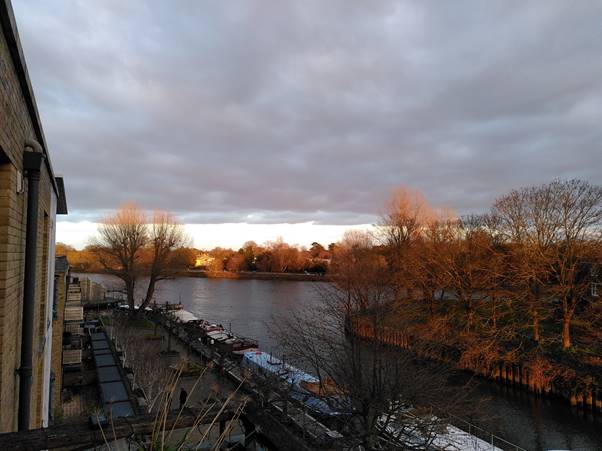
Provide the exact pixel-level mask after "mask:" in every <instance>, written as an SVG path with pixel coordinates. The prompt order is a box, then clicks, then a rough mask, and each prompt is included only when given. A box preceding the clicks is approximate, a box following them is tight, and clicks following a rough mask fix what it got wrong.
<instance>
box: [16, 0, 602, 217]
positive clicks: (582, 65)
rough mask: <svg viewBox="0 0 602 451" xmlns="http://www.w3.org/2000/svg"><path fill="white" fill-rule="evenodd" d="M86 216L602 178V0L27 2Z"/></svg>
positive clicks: (332, 204)
mask: <svg viewBox="0 0 602 451" xmlns="http://www.w3.org/2000/svg"><path fill="white" fill-rule="evenodd" d="M14 8H15V12H16V15H17V21H18V25H19V29H20V34H21V38H22V41H23V45H24V49H25V54H26V57H27V61H28V65H29V69H30V75H31V78H32V81H33V85H34V89H35V91H36V95H37V98H38V103H39V109H40V111H41V116H42V120H43V123H44V126H45V132H46V136H47V139H48V142H49V146H50V151H51V154H52V157H53V160H54V161H53V164H54V167H55V168H56V169H57V171H59V172H61V173H62V174H63V175H64V176H65V181H66V185H67V189H68V196H69V202H70V206H69V207H70V212H72V216H71V218H70V219H71V220H74V219H76V218H86V219H89V218H94V217H98V216H100V215H102V214H104V213H106V212H107V211H109V210H110V209H112V208H115V207H117V206H118V205H119V204H121V203H123V202H125V201H129V200H134V201H136V202H138V203H139V204H141V205H142V206H143V207H145V208H149V209H150V208H160V209H167V210H171V211H174V212H177V213H178V214H180V215H181V216H182V218H183V219H184V220H186V221H187V222H239V221H241V222H261V221H264V222H269V223H277V222H304V221H316V222H319V223H332V224H352V223H370V222H374V221H375V220H376V219H375V217H376V215H377V214H378V213H379V211H380V210H381V208H382V205H383V203H384V200H385V198H386V196H387V193H388V192H389V191H390V190H391V189H393V188H394V187H395V186H397V185H399V184H405V185H410V186H412V187H414V188H417V189H420V190H423V191H424V192H425V193H426V195H427V197H428V198H429V199H431V201H432V202H433V203H435V204H437V205H441V206H446V207H450V208H454V209H456V210H459V211H462V212H468V211H479V210H483V209H485V208H487V206H488V205H489V203H490V202H491V201H492V200H493V199H494V198H495V197H496V196H498V195H500V194H502V193H504V192H505V191H507V190H509V189H511V188H513V187H516V186H521V185H526V184H532V183H539V182H542V181H546V180H549V179H551V178H554V177H579V178H583V179H587V180H590V181H592V182H600V176H599V174H600V170H601V169H602V152H600V149H599V146H600V144H599V143H600V142H601V141H602V129H601V128H600V127H599V124H600V123H602V59H601V58H600V54H601V53H602V44H601V43H602V27H600V22H599V18H600V17H602V4H600V3H599V2H596V1H587V0H583V1H581V2H571V3H567V2H565V1H560V0H558V1H533V2H514V1H499V2H480V1H476V0H475V1H460V2H453V3H444V2H436V1H432V2H429V1H427V2H413V1H407V2H392V1H391V2H387V1H382V2H362V1H355V2H354V1H351V2H349V1H332V2H320V1H309V2H280V1H267V0H266V1H261V2H260V1H255V2H253V1H250V2H210V1H206V2H205V1H182V2H176V3H174V2H160V1H142V0H140V1H128V2H122V1H118V0H103V1H97V2H54V3H52V4H49V3H47V2H42V1H36V0H24V1H19V2H15V5H14Z"/></svg>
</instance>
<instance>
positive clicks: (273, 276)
mask: <svg viewBox="0 0 602 451" xmlns="http://www.w3.org/2000/svg"><path fill="white" fill-rule="evenodd" d="M72 270H73V272H75V273H78V274H108V273H105V272H103V271H100V270H96V271H84V270H82V269H80V268H76V267H74V268H72ZM173 277H198V278H200V279H230V280H285V281H297V282H331V280H332V279H331V277H330V276H328V275H320V274H305V273H287V272H277V273H276V272H259V271H238V272H230V271H205V270H190V269H188V270H180V271H175V272H174V273H173Z"/></svg>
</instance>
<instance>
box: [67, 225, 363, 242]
mask: <svg viewBox="0 0 602 451" xmlns="http://www.w3.org/2000/svg"><path fill="white" fill-rule="evenodd" d="M96 227H97V224H96V223H93V222H88V221H82V222H59V223H58V224H57V241H58V242H61V243H65V244H69V245H71V246H74V247H76V248H78V249H81V248H83V247H85V246H86V245H87V244H89V243H90V239H91V238H92V237H94V236H95V234H96ZM185 228H186V231H187V233H188V234H189V236H190V237H191V239H192V245H193V246H194V247H196V248H199V249H212V248H214V247H217V246H219V247H225V248H232V249H239V248H240V247H241V246H242V245H243V244H244V243H245V242H246V241H249V240H253V241H255V242H256V243H257V244H263V243H265V242H266V241H274V240H276V239H278V238H282V239H283V240H284V241H286V242H287V243H290V244H293V245H298V246H306V247H309V246H310V245H311V243H312V242H314V241H317V242H319V243H321V244H323V245H324V246H327V245H328V244H330V243H334V242H337V241H339V240H340V239H341V237H342V236H343V234H344V233H345V231H347V230H352V229H353V230H368V229H370V228H371V225H370V224H360V225H323V224H314V223H311V222H307V223H297V224H247V223H225V224H185Z"/></svg>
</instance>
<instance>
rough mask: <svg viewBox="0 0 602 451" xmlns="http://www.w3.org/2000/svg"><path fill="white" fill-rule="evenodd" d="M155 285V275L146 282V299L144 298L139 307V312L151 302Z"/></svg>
mask: <svg viewBox="0 0 602 451" xmlns="http://www.w3.org/2000/svg"><path fill="white" fill-rule="evenodd" d="M156 285H157V277H156V276H155V275H151V276H150V279H149V280H148V288H147V289H146V297H145V298H144V302H143V303H142V305H141V306H140V310H142V309H144V307H146V306H147V305H148V304H150V302H151V301H152V300H153V296H154V294H155V286H156Z"/></svg>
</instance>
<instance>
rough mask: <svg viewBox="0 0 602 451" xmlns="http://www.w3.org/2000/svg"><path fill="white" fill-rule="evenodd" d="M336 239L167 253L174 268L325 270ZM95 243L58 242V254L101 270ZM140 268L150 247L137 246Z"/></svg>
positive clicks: (146, 266)
mask: <svg viewBox="0 0 602 451" xmlns="http://www.w3.org/2000/svg"><path fill="white" fill-rule="evenodd" d="M335 247H336V244H335V243H331V244H330V245H329V246H328V247H324V246H322V245H321V244H320V243H318V242H313V243H312V244H311V246H310V247H309V248H306V247H304V246H294V245H291V244H288V243H285V242H284V241H283V240H282V239H281V238H279V239H276V240H274V241H268V242H266V243H264V244H263V245H259V244H257V243H255V242H254V241H247V242H246V243H245V244H244V245H243V246H242V247H241V248H240V249H238V250H233V249H228V248H222V247H215V248H213V249H211V250H202V249H195V248H192V247H177V248H174V249H173V250H172V251H171V253H170V256H169V267H170V268H171V269H172V270H174V271H182V270H186V269H193V268H197V269H204V270H207V271H233V272H236V271H261V272H286V273H304V272H309V273H313V274H325V273H327V272H328V267H329V264H330V261H331V259H332V254H333V251H334V249H335ZM95 251H96V248H95V245H88V246H86V247H85V248H83V249H82V250H77V249H75V248H74V247H72V246H69V245H66V244H63V243H58V244H57V255H66V256H67V257H68V260H69V263H70V264H71V265H72V266H73V267H74V268H75V269H79V270H81V271H84V272H95V271H99V272H104V271H105V268H104V267H103V266H102V264H101V262H100V261H99V260H98V255H97V253H96V252H95ZM138 261H139V265H140V268H141V271H142V272H144V273H148V272H149V271H150V268H151V267H152V261H153V252H152V249H151V248H150V247H143V248H142V249H140V252H139V256H138Z"/></svg>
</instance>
